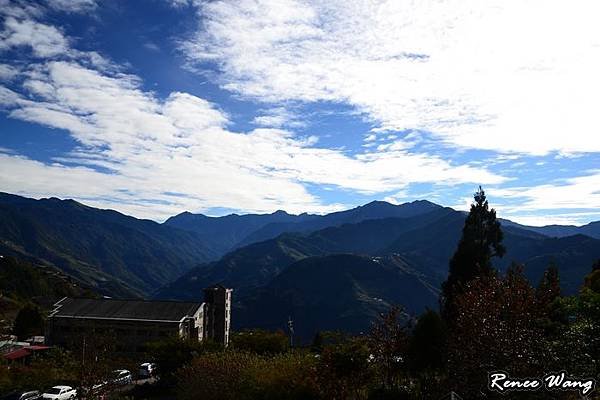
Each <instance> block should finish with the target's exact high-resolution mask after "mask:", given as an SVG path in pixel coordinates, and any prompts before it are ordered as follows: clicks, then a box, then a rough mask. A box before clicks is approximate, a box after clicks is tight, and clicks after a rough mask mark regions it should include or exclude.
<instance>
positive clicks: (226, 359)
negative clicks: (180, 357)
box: [177, 351, 318, 400]
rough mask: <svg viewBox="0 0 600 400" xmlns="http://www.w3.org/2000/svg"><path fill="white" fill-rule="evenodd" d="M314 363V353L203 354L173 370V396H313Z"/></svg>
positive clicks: (224, 399) (218, 399) (223, 399)
mask: <svg viewBox="0 0 600 400" xmlns="http://www.w3.org/2000/svg"><path fill="white" fill-rule="evenodd" d="M315 363H316V361H315V358H314V356H312V355H310V354H302V353H287V354H280V355H274V356H261V355H257V354H252V353H248V352H238V351H223V352H213V353H206V354H203V355H201V356H199V357H197V358H195V359H194V360H193V361H192V362H191V363H190V364H189V365H187V366H185V367H183V368H182V369H181V370H180V371H179V372H178V373H177V378H178V384H177V398H178V399H181V400H193V399H194V400H195V399H200V398H206V399H213V400H230V399H231V400H233V399H236V400H238V399H241V400H246V399H248V400H249V399H266V400H270V399H273V400H275V399H298V400H300V399H312V398H315V399H316V398H318V387H317V385H316V382H315V371H316V367H315Z"/></svg>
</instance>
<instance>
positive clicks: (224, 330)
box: [204, 285, 233, 346]
mask: <svg viewBox="0 0 600 400" xmlns="http://www.w3.org/2000/svg"><path fill="white" fill-rule="evenodd" d="M232 291H233V289H227V288H225V287H223V286H220V285H217V286H213V287H209V288H206V289H204V300H205V301H206V304H207V307H206V318H205V319H204V321H205V324H204V330H205V332H206V335H207V336H208V337H210V338H212V339H213V340H214V341H215V342H218V343H223V344H224V345H225V346H227V345H228V344H229V330H230V327H231V292H232Z"/></svg>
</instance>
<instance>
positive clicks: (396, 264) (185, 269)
mask: <svg viewBox="0 0 600 400" xmlns="http://www.w3.org/2000/svg"><path fill="white" fill-rule="evenodd" d="M465 216H466V213H464V212H459V211H455V210H453V209H451V208H444V207H441V206H439V205H437V204H434V203H431V202H428V201H423V200H421V201H415V202H411V203H405V204H400V205H392V204H389V203H386V202H371V203H369V204H366V205H364V206H360V207H356V208H353V209H350V210H346V211H340V212H336V213H331V214H327V215H312V214H300V215H291V214H287V213H286V212H284V211H277V212H275V213H272V214H263V215H259V214H250V215H230V216H225V217H207V216H204V215H194V214H191V213H182V214H179V215H178V216H175V217H172V218H171V219H169V220H168V221H167V222H165V223H163V224H158V223H156V222H153V221H148V220H140V219H136V218H134V217H130V216H126V215H123V214H120V213H118V212H116V211H111V210H99V209H96V208H93V207H88V206H85V205H83V204H80V203H78V202H75V201H73V200H59V199H56V198H51V199H42V200H32V199H27V198H23V197H20V196H15V195H9V194H1V193H0V255H13V256H15V257H18V258H21V259H26V260H30V261H31V262H33V263H34V264H36V265H48V266H50V267H52V268H57V269H58V270H60V271H61V272H62V273H64V274H66V275H67V276H68V277H69V278H72V279H74V282H77V283H81V284H82V286H85V287H89V288H90V289H91V290H93V291H94V292H97V293H99V294H104V295H109V296H114V297H121V298H123V297H136V296H138V297H156V298H170V299H198V298H199V296H201V293H202V289H203V288H204V287H206V286H208V285H211V284H214V283H224V284H226V285H228V286H231V287H233V288H234V289H235V291H234V293H235V294H234V299H235V307H236V313H237V315H238V318H234V319H233V323H234V326H235V327H236V328H240V327H244V326H246V327H255V326H259V327H260V326H263V327H267V326H273V324H278V323H281V321H280V319H281V318H280V317H281V315H282V313H286V312H287V313H291V314H294V315H297V316H299V317H298V318H300V319H303V320H304V322H303V323H304V324H305V325H304V326H305V327H306V332H305V333H307V334H308V332H309V331H310V330H311V329H313V328H316V327H317V325H319V324H320V323H321V322H322V321H337V322H336V323H339V326H340V327H343V328H344V329H349V330H355V329H363V327H364V326H365V323H367V322H368V320H369V318H371V317H372V316H373V315H375V314H376V313H377V312H378V310H380V306H388V305H390V304H392V303H395V302H401V303H405V305H406V306H407V308H410V310H411V312H419V310H421V309H422V307H425V306H427V305H431V304H432V299H433V298H435V297H436V295H435V294H432V293H435V292H436V291H437V290H438V288H439V286H440V284H441V282H442V281H443V280H444V279H445V277H446V274H447V270H448V260H449V258H450V257H451V255H452V253H453V252H454V250H455V248H456V244H457V242H458V239H459V237H460V232H461V230H462V227H463V224H464V218H465ZM599 225H600V224H599V223H591V224H588V225H586V226H584V227H579V228H578V227H562V228H560V227H559V228H557V227H551V228H548V229H546V230H544V228H547V227H542V228H535V227H528V226H523V225H519V224H516V223H514V222H511V221H507V220H502V227H503V231H504V232H505V243H506V246H507V248H508V253H507V255H506V257H505V258H503V259H500V260H495V262H494V263H495V265H496V266H497V267H498V268H499V269H500V270H503V269H504V268H506V267H507V266H508V264H509V263H510V262H511V261H512V260H516V261H518V262H522V263H524V264H525V273H526V274H527V276H528V277H529V278H530V279H531V281H532V282H533V283H534V284H535V283H537V281H538V280H539V278H540V277H541V275H542V274H543V271H544V269H545V268H547V267H548V265H550V264H556V265H557V266H558V268H559V270H560V274H561V285H562V287H563V290H564V291H565V292H566V293H574V292H576V291H577V290H578V288H579V287H580V285H581V282H582V280H583V276H585V275H586V274H587V273H588V272H589V268H590V266H591V264H592V261H593V260H594V259H595V258H600V240H598V239H595V238H593V237H592V236H594V235H595V229H596V227H598V226H599ZM563 228H565V229H566V230H565V229H563ZM550 229H552V230H550ZM568 229H571V230H572V229H575V230H574V231H575V232H577V233H578V234H576V235H574V236H561V237H555V238H553V237H549V236H548V235H549V234H556V235H557V236H560V235H563V234H566V233H567V230H568ZM578 230H582V231H585V232H586V233H589V236H584V235H581V234H579V232H578ZM568 232H571V231H568ZM375 260H378V261H375ZM374 263H376V264H377V265H376V264H374ZM315 279H320V280H321V281H323V283H324V284H320V283H319V284H316V283H315V282H314V281H315ZM386 281H389V282H393V284H390V285H388V284H387V283H386ZM373 282H379V283H380V284H381V287H380V288H377V287H374V286H373V285H372V283H373ZM328 284H330V286H328ZM334 287H337V288H338V289H335V290H333V288H334ZM393 287H397V288H398V292H397V293H396V292H394V291H393V290H392V289H393ZM327 288H329V289H331V291H329V292H323V291H325V290H328V289H327ZM413 288H414V289H415V290H414V291H411V290H412V289H413ZM315 289H319V291H321V292H314V290H315ZM336 291H339V295H340V298H342V297H343V298H345V299H347V302H346V306H344V304H342V303H339V302H337V303H336V298H335V292H336ZM407 293H410V295H408V296H407V295H406V294H407ZM332 296H333V297H332ZM375 298H376V299H378V300H377V301H372V299H375ZM317 299H320V300H318V301H317ZM369 299H371V300H369ZM318 302H321V304H320V305H319V304H317V303H318ZM327 302H332V303H331V304H334V303H335V304H337V305H336V307H333V308H331V307H329V305H328V304H326V303H327ZM269 303H272V304H275V303H277V304H282V305H285V306H281V307H279V306H277V307H275V306H274V307H271V308H269V309H265V308H264V307H265V305H266V304H269ZM300 305H306V307H309V308H310V309H311V310H313V311H311V313H310V315H309V314H305V315H304V316H302V313H303V312H304V311H303V310H302V307H303V306H300ZM282 307H283V308H282ZM286 307H287V308H286ZM311 307H312V308H311ZM336 313H340V315H346V316H353V317H348V318H347V319H344V318H342V319H336V318H335V314H336ZM313 314H314V315H313ZM309 317H310V318H309ZM354 319H356V320H354ZM319 321H321V322H319ZM240 324H242V325H240Z"/></svg>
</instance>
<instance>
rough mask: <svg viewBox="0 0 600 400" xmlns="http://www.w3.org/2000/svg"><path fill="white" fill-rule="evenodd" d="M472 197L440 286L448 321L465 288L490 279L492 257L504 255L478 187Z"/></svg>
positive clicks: (495, 224) (491, 212)
mask: <svg viewBox="0 0 600 400" xmlns="http://www.w3.org/2000/svg"><path fill="white" fill-rule="evenodd" d="M473 197H474V199H475V202H474V203H472V204H471V210H470V212H469V215H468V216H467V218H466V220H465V225H464V227H463V231H462V237H461V239H460V242H459V243H458V247H457V249H456V252H455V253H454V255H453V256H452V259H451V260H450V271H449V274H448V279H447V280H446V282H444V284H443V285H442V296H443V297H442V299H441V302H442V304H441V305H442V312H443V315H444V317H445V318H446V320H447V321H451V320H452V319H454V318H455V317H456V315H455V311H454V306H453V302H454V299H455V297H456V296H457V295H458V294H460V293H462V292H463V290H464V286H465V285H466V284H467V283H468V282H470V281H471V280H473V279H474V278H476V277H478V276H491V275H493V274H494V273H495V270H494V269H493V267H492V263H491V259H492V257H502V256H503V255H504V253H505V252H506V249H505V248H504V246H503V245H502V239H503V234H502V229H501V228H500V222H498V221H497V220H496V210H494V209H493V208H492V209H489V205H488V201H487V199H486V196H485V192H484V191H483V189H482V188H481V186H479V190H478V191H477V193H475V195H474V196H473Z"/></svg>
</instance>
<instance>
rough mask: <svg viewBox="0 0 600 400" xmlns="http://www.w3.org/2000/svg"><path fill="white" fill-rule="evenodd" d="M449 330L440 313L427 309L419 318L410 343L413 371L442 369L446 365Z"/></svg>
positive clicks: (409, 360)
mask: <svg viewBox="0 0 600 400" xmlns="http://www.w3.org/2000/svg"><path fill="white" fill-rule="evenodd" d="M446 336H447V332H446V326H445V324H444V321H443V320H442V318H441V317H440V315H439V314H438V313H437V312H435V311H433V310H427V311H425V312H424V313H423V314H422V315H421V316H420V317H419V319H418V321H417V324H416V325H415V328H414V329H413V331H412V334H411V336H410V340H409V344H408V355H407V358H408V364H409V367H410V370H411V372H413V373H415V374H418V373H420V372H424V371H436V370H442V369H443V368H444V366H445V361H446V359H445V357H446V348H445V347H446V340H447V337H446Z"/></svg>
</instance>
